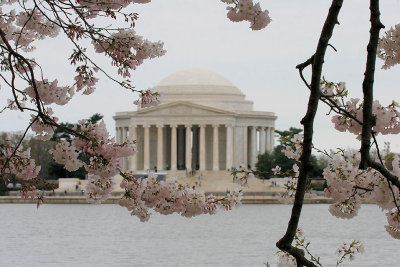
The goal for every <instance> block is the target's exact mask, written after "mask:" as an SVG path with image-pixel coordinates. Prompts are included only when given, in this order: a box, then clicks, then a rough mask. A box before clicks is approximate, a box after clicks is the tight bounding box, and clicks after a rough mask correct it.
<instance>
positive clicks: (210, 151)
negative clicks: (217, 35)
mask: <svg viewBox="0 0 400 267" xmlns="http://www.w3.org/2000/svg"><path fill="white" fill-rule="evenodd" d="M154 89H155V91H158V92H160V93H161V94H162V104H161V105H158V106H156V107H151V108H143V109H138V110H137V111H126V112H117V113H116V115H115V116H114V117H113V118H114V120H115V123H116V133H117V135H116V136H117V141H119V142H123V141H124V140H125V139H126V138H131V139H133V140H136V145H137V149H138V152H137V154H136V155H135V156H133V157H131V158H126V159H124V160H123V163H122V168H123V169H124V170H144V171H145V170H149V169H151V170H154V169H156V170H157V171H165V170H185V169H186V170H200V171H206V170H210V171H218V170H227V169H231V168H232V167H236V166H237V165H238V164H243V165H244V166H246V167H250V168H254V167H255V164H256V161H257V155H258V154H262V153H264V152H265V151H272V149H273V147H274V125H275V120H276V118H277V117H276V116H275V114H274V113H273V112H263V111H254V110H253V102H252V101H249V100H246V98H245V95H244V94H243V93H242V92H241V91H240V90H239V89H238V88H237V87H236V86H234V85H233V84H232V83H231V82H230V81H229V80H228V79H226V78H225V77H223V76H221V75H220V74H218V73H216V72H213V71H210V70H206V69H185V70H181V71H177V72H175V73H172V74H170V75H169V76H167V77H165V78H164V79H163V80H161V81H160V82H159V83H158V85H156V87H155V88H154Z"/></svg>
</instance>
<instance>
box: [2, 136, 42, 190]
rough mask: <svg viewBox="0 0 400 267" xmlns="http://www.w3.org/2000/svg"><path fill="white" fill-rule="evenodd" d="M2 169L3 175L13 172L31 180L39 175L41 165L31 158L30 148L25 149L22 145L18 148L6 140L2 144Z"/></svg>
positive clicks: (21, 177)
mask: <svg viewBox="0 0 400 267" xmlns="http://www.w3.org/2000/svg"><path fill="white" fill-rule="evenodd" d="M12 155H13V156H12ZM0 170H1V172H2V173H1V176H3V177H4V176H5V174H13V175H15V176H16V177H18V178H20V179H23V180H30V179H32V178H35V177H36V176H37V175H38V173H39V171H40V166H36V164H35V160H34V159H31V158H30V148H27V149H26V150H25V151H24V150H23V148H22V147H19V148H16V147H15V146H13V145H11V144H10V143H9V142H6V143H5V144H0ZM0 182H3V181H0Z"/></svg>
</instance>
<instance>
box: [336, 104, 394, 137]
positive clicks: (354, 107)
mask: <svg viewBox="0 0 400 267" xmlns="http://www.w3.org/2000/svg"><path fill="white" fill-rule="evenodd" d="M362 106H363V105H362V103H360V99H358V98H352V99H350V100H349V101H347V102H346V103H345V105H344V108H345V109H346V111H347V112H349V113H350V114H352V115H353V116H354V117H355V118H357V120H359V121H360V122H362V121H363V114H362V113H363V108H362ZM399 107H400V106H399V104H398V103H397V102H395V101H393V102H392V103H391V104H390V105H388V106H386V107H385V106H382V105H381V104H380V103H379V101H378V100H375V101H374V102H373V104H372V113H373V115H374V117H375V121H376V123H375V126H374V127H373V128H372V129H373V131H374V132H375V133H376V134H378V133H381V134H383V135H386V134H398V133H400V112H399ZM332 122H333V123H334V124H335V129H336V130H338V131H340V132H345V131H349V132H350V133H353V134H355V135H357V139H360V138H361V131H362V125H361V124H359V123H358V122H356V121H355V120H354V119H352V118H350V117H348V116H346V115H335V116H333V117H332Z"/></svg>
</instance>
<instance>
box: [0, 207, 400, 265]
mask: <svg viewBox="0 0 400 267" xmlns="http://www.w3.org/2000/svg"><path fill="white" fill-rule="evenodd" d="M290 210H291V206H288V205H244V206H241V207H240V208H238V209H234V210H232V211H229V212H223V211H221V212H219V213H218V214H217V215H214V216H209V215H203V216H200V217H196V218H190V219H188V218H184V217H181V216H179V215H170V216H161V215H157V214H154V215H153V216H152V217H151V218H150V221H149V222H146V223H141V222H139V220H138V219H137V218H136V217H132V216H130V215H129V212H128V211H127V210H125V209H124V208H122V207H120V206H117V205H43V206H42V207H40V208H39V209H36V207H35V206H34V205H25V204H10V205H9V204H2V205H0V218H1V227H0V266H7V267H8V266H24V267H29V266H73V267H77V266H151V267H152V266H163V267H164V266H174V267H175V266H185V267H186V266H221V267H222V266H224V267H225V266H226V267H228V266H229V267H232V266H264V264H263V263H264V262H266V261H269V262H270V263H271V266H276V262H277V256H276V255H275V253H276V251H277V249H276V247H275V242H276V241H277V240H278V239H279V237H281V236H282V235H283V233H284V230H285V228H286V225H287V220H288V218H289V214H290ZM385 222H386V219H385V216H384V214H383V213H382V212H381V211H380V210H379V208H377V207H376V206H373V205H364V206H362V208H361V210H360V215H359V216H357V217H356V218H354V219H352V220H341V219H337V218H334V217H332V216H331V215H330V214H329V212H328V205H306V206H305V207H304V210H303V216H302V219H301V225H302V227H303V230H304V232H305V236H306V238H307V240H309V241H311V245H310V247H309V248H310V250H311V251H312V252H313V254H314V255H315V256H320V257H321V261H322V263H323V264H324V266H335V263H336V260H337V255H336V254H335V251H336V250H337V248H338V247H339V246H340V245H341V243H342V242H343V241H351V240H353V239H360V240H362V242H363V243H364V245H365V253H364V254H361V255H358V256H357V257H356V259H355V260H354V261H352V262H350V263H351V264H349V263H347V262H346V264H343V265H342V266H400V241H399V240H394V239H392V238H391V237H390V236H389V235H388V234H387V233H386V231H385V229H384V227H383V225H384V224H385Z"/></svg>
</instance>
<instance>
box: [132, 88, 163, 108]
mask: <svg viewBox="0 0 400 267" xmlns="http://www.w3.org/2000/svg"><path fill="white" fill-rule="evenodd" d="M140 93H141V94H140V98H139V99H138V100H136V101H135V102H133V103H134V104H135V105H138V106H139V108H149V107H154V106H157V105H159V104H161V100H162V94H161V93H159V92H155V91H154V90H153V89H147V90H145V91H141V92H140Z"/></svg>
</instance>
